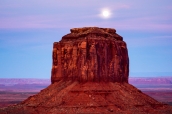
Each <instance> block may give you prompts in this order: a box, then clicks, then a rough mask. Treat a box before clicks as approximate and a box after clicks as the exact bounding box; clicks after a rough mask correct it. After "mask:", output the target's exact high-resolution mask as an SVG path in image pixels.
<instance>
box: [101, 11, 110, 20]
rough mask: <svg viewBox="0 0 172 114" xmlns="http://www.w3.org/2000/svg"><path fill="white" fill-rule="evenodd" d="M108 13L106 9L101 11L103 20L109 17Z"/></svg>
mask: <svg viewBox="0 0 172 114" xmlns="http://www.w3.org/2000/svg"><path fill="white" fill-rule="evenodd" d="M110 15H111V14H110V11H109V10H107V9H104V10H102V17H103V18H109V17H110Z"/></svg>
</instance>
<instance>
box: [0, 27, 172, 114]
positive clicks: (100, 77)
mask: <svg viewBox="0 0 172 114" xmlns="http://www.w3.org/2000/svg"><path fill="white" fill-rule="evenodd" d="M128 75H129V58H128V51H127V46H126V43H125V42H124V41H123V38H122V37H121V36H120V35H118V34H117V33H116V30H115V29H111V28H98V27H85V28H74V29H71V33H69V34H67V35H65V36H63V37H62V40H61V41H59V42H54V45H53V65H52V72H51V81H52V84H51V85H49V86H48V87H47V88H45V89H43V90H41V91H40V92H39V93H38V94H36V95H33V96H31V97H29V98H28V99H26V100H25V101H23V102H21V103H19V104H17V105H13V106H9V107H6V108H1V109H0V114H95V113H96V114H102V113H103V114H172V106H169V105H166V104H162V103H160V102H158V101H156V100H155V99H153V98H151V97H149V96H147V95H146V94H144V93H142V92H141V91H140V90H138V89H137V88H135V87H134V86H132V85H130V84H129V83H128Z"/></svg>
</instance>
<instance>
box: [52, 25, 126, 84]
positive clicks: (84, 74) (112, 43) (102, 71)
mask: <svg viewBox="0 0 172 114" xmlns="http://www.w3.org/2000/svg"><path fill="white" fill-rule="evenodd" d="M128 75H129V58H128V50H127V46H126V43H125V42H124V41H123V38H122V37H121V36H120V35H118V34H117V33H116V30H115V29H111V28H98V27H85V28H73V29H71V33H69V34H67V35H65V36H63V37H62V40H61V41H59V42H54V45H53V66H52V73H51V81H52V83H54V82H58V81H60V80H66V81H67V80H73V81H74V80H77V81H79V82H87V81H91V82H102V81H103V82H120V83H121V82H127V83H128Z"/></svg>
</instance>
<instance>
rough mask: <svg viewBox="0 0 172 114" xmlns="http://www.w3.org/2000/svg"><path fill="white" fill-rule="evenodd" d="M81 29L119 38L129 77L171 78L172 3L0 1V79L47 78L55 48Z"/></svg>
mask: <svg viewBox="0 0 172 114" xmlns="http://www.w3.org/2000/svg"><path fill="white" fill-rule="evenodd" d="M103 9H108V10H109V11H110V14H111V15H110V17H109V18H102V16H101V12H102V10H103ZM85 26H86V27H88V26H98V27H106V28H108V27H109V28H115V29H116V30H117V33H118V34H120V35H121V36H123V38H124V41H126V42H127V44H128V50H129V58H130V77H132V76H172V1H171V0H151V1H150V0H144V1H139V0H120V1H115V0H106V1H105V0H17V1H14V0H1V1H0V78H50V76H51V67H52V57H51V56H52V46H53V42H57V41H59V40H60V39H61V37H62V36H63V35H65V34H67V33H69V30H70V28H76V27H85Z"/></svg>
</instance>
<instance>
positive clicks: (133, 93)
mask: <svg viewBox="0 0 172 114" xmlns="http://www.w3.org/2000/svg"><path fill="white" fill-rule="evenodd" d="M11 111H12V112H15V113H31V114H37V113H42V114H53V113H54V114H55V113H57V112H58V113H70V114H72V113H90V112H91V113H123V114H128V113H138V112H139V113H142V114H147V113H150V114H155V113H157V114H171V113H172V107H170V106H168V105H164V104H162V103H160V102H158V101H156V100H154V99H153V98H151V97H149V96H147V95H146V94H144V93H142V92H141V91H140V90H138V89H137V88H135V87H134V86H132V85H130V84H127V83H122V84H120V83H111V82H108V83H91V82H87V83H82V84H81V83H78V82H71V81H68V82H58V83H54V84H51V85H50V86H49V87H47V88H46V89H44V90H42V91H41V92H40V93H38V94H36V95H34V96H32V97H29V98H28V99H27V100H25V101H23V102H22V103H20V104H18V105H15V106H10V107H7V108H3V109H0V113H3V114H7V113H11Z"/></svg>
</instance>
